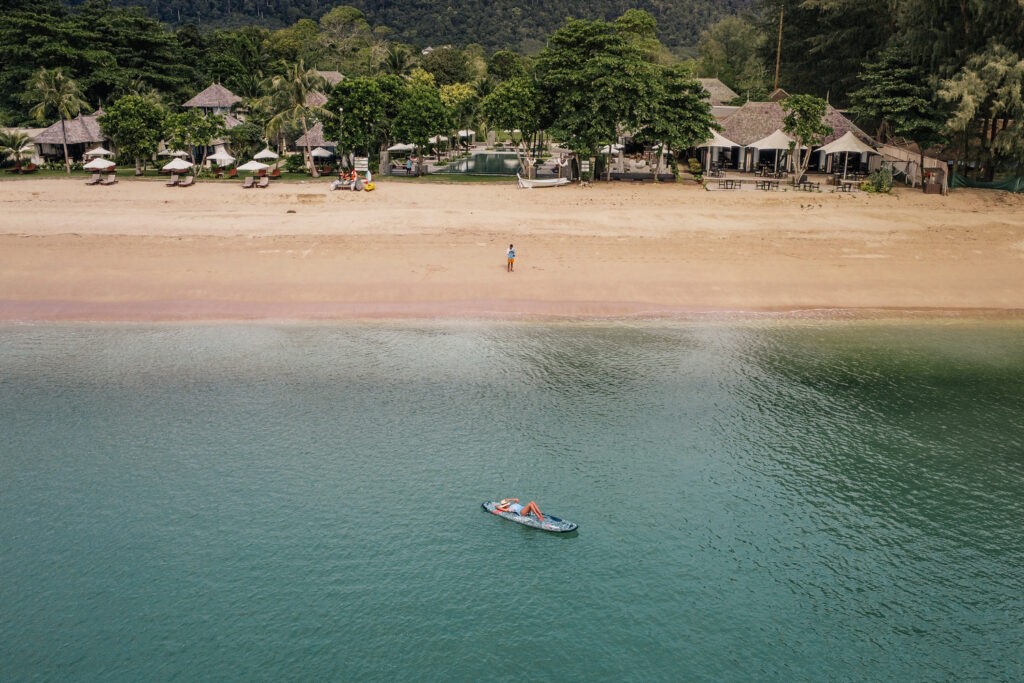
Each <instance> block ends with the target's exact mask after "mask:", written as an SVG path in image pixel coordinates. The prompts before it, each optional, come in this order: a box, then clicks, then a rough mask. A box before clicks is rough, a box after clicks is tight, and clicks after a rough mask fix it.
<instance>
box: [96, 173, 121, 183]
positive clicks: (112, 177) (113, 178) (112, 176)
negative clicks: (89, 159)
mask: <svg viewBox="0 0 1024 683" xmlns="http://www.w3.org/2000/svg"><path fill="white" fill-rule="evenodd" d="M116 184H117V176H116V175H115V174H113V173H111V174H110V175H108V176H107V177H106V178H104V179H103V180H101V181H100V185H116Z"/></svg>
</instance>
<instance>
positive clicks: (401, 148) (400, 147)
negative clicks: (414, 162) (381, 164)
mask: <svg viewBox="0 0 1024 683" xmlns="http://www.w3.org/2000/svg"><path fill="white" fill-rule="evenodd" d="M414 149H416V148H415V147H414V146H412V145H410V144H408V143H405V142H399V143H398V144H396V145H391V146H390V147H388V151H389V152H411V151H413V150H414Z"/></svg>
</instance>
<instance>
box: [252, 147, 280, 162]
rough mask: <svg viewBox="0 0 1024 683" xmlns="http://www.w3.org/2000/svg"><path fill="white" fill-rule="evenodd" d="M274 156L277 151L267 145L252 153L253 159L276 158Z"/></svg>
mask: <svg viewBox="0 0 1024 683" xmlns="http://www.w3.org/2000/svg"><path fill="white" fill-rule="evenodd" d="M276 158H277V152H275V151H274V150H272V149H270V148H269V147H264V148H263V149H261V150H260V151H258V152H256V154H254V155H253V159H276Z"/></svg>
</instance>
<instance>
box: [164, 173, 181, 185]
mask: <svg viewBox="0 0 1024 683" xmlns="http://www.w3.org/2000/svg"><path fill="white" fill-rule="evenodd" d="M179 182H180V181H179V180H178V174H177V173H172V174H171V182H169V183H167V187H175V186H176V185H177V184H178V183H179Z"/></svg>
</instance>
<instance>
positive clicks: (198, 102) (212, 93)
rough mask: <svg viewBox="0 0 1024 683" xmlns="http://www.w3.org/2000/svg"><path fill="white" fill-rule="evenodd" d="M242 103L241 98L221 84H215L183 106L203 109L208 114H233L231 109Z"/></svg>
mask: <svg viewBox="0 0 1024 683" xmlns="http://www.w3.org/2000/svg"><path fill="white" fill-rule="evenodd" d="M241 101H242V98H241V97H239V96H238V95H236V94H235V93H233V92H231V91H230V90H228V89H227V88H225V87H224V86H223V85H221V84H220V83H214V84H212V85H211V86H210V87H209V88H207V89H206V90H204V91H202V92H201V93H199V94H198V95H196V96H195V97H193V98H192V99H190V100H189V101H188V102H186V103H185V104H183V105H181V106H182V107H185V108H194V109H202V110H203V111H204V112H205V113H207V114H228V113H230V112H231V107H233V106H234V105H236V104H238V103H239V102H241Z"/></svg>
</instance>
